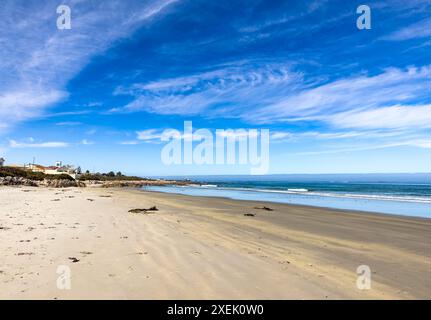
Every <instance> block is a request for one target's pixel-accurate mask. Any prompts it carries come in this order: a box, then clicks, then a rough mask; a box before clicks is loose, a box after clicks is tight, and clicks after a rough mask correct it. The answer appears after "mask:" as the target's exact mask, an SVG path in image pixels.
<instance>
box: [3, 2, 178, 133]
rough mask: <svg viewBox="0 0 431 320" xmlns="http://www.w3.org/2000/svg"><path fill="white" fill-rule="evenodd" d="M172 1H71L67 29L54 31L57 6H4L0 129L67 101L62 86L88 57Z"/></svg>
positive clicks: (25, 4) (5, 4)
mask: <svg viewBox="0 0 431 320" xmlns="http://www.w3.org/2000/svg"><path fill="white" fill-rule="evenodd" d="M174 2H176V0H157V1H153V2H151V3H150V2H148V3H142V2H141V1H127V2H126V1H120V0H113V1H109V2H107V1H99V2H94V1H91V2H86V1H81V0H70V1H67V4H68V5H69V6H70V7H71V9H72V22H73V23H72V29H71V30H57V29H56V28H55V25H56V20H57V17H58V15H57V13H56V8H57V6H58V5H59V3H58V1H54V0H49V1H44V2H43V3H41V2H40V1H26V2H20V1H14V0H5V1H3V2H2V5H1V7H0V30H2V31H1V32H0V47H1V48H2V50H1V51H0V126H4V125H5V124H7V127H10V126H12V125H13V124H14V123H16V122H19V121H23V120H27V119H31V118H34V117H37V116H40V115H41V114H43V112H44V111H45V109H46V108H47V107H48V106H51V105H53V104H55V103H58V102H60V101H62V100H64V99H66V98H67V96H68V93H67V92H66V91H65V85H66V83H67V82H68V81H69V80H70V79H71V78H73V77H74V76H75V75H76V74H77V73H78V72H79V71H81V70H82V68H83V67H84V66H85V65H86V64H87V63H88V62H89V61H90V59H91V58H92V57H93V56H95V55H96V54H99V53H101V52H103V51H105V50H106V49H108V48H109V47H110V46H111V45H113V44H114V43H115V41H117V40H118V39H121V38H122V37H124V36H128V35H130V34H131V33H132V32H133V31H134V30H136V28H137V27H139V26H141V25H142V24H143V23H145V22H147V21H149V20H150V19H151V18H153V17H155V16H156V15H158V14H160V13H161V12H162V10H163V9H164V8H165V7H166V6H168V5H170V4H172V3H174ZM107 17H109V18H107ZM112 26H115V28H114V27H112ZM102 34H103V36H101V35H102Z"/></svg>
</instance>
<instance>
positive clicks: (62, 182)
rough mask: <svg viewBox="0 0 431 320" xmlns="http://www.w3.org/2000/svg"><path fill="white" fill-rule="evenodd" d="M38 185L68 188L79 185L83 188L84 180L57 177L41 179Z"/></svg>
mask: <svg viewBox="0 0 431 320" xmlns="http://www.w3.org/2000/svg"><path fill="white" fill-rule="evenodd" d="M40 186H44V187H50V188H70V187H79V188H84V187H85V186H86V185H85V183H84V182H81V181H76V180H66V179H58V180H47V179H45V180H43V182H41V183H40Z"/></svg>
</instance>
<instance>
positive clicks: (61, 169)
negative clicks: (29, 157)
mask: <svg viewBox="0 0 431 320" xmlns="http://www.w3.org/2000/svg"><path fill="white" fill-rule="evenodd" d="M27 168H29V169H30V170H31V171H33V172H43V173H45V174H53V175H58V174H68V175H69V176H71V177H72V178H74V179H76V177H77V173H78V172H77V171H78V170H77V169H75V167H74V166H71V165H62V163H61V162H60V161H57V162H56V163H55V166H49V167H45V166H41V165H39V164H29V165H28V166H27Z"/></svg>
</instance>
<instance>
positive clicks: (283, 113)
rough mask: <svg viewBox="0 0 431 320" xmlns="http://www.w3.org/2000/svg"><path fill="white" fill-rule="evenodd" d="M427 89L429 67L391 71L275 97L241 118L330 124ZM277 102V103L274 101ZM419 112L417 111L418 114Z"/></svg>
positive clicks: (406, 99)
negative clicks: (350, 113) (334, 119)
mask: <svg viewBox="0 0 431 320" xmlns="http://www.w3.org/2000/svg"><path fill="white" fill-rule="evenodd" d="M429 86H431V67H430V66H426V67H422V68H414V67H412V68H409V69H406V70H401V69H396V68H391V69H387V70H386V71H385V72H383V73H381V74H378V75H374V76H368V75H359V76H355V77H350V78H345V79H341V80H336V81H334V82H330V83H327V84H323V85H320V86H317V87H313V88H309V89H305V90H300V91H299V92H298V91H296V92H295V93H293V94H291V95H288V96H281V97H280V96H276V97H275V99H274V100H275V101H274V102H273V103H272V104H270V105H268V106H262V107H260V108H259V109H258V110H255V111H254V112H253V113H246V114H244V115H242V118H243V119H245V120H248V121H251V122H261V123H265V122H268V123H273V122H283V121H295V120H296V121H303V120H311V121H312V120H316V121H317V120H320V121H328V122H330V121H331V120H332V118H331V116H332V115H334V114H338V113H343V112H347V111H354V110H356V111H358V110H366V109H375V108H379V107H384V106H387V105H394V104H397V103H406V102H414V101H416V100H417V99H419V98H423V97H426V96H427V95H428V91H427V89H426V88H428V87H429ZM277 100H278V101H277ZM418 112H420V111H418Z"/></svg>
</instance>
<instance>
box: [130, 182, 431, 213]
mask: <svg viewBox="0 0 431 320" xmlns="http://www.w3.org/2000/svg"><path fill="white" fill-rule="evenodd" d="M125 189H127V190H130V191H133V190H135V191H142V192H148V193H155V194H172V195H175V196H183V197H192V198H201V199H202V200H203V199H206V200H212V199H214V198H216V199H222V200H229V201H238V202H243V203H244V204H247V203H253V202H255V203H256V204H264V203H270V204H281V205H285V206H289V207H298V208H303V209H313V208H314V209H324V210H331V211H336V212H340V213H355V214H358V213H360V214H364V215H372V216H375V215H385V216H392V217H394V218H407V219H418V220H424V221H431V218H427V217H418V216H409V215H402V214H395V213H385V212H378V211H363V210H354V209H339V208H332V207H321V206H313V205H307V204H296V203H282V202H275V201H265V200H242V199H233V198H229V197H224V196H213V197H212V196H200V195H196V196H195V195H188V194H181V193H173V192H162V191H153V190H143V189H140V188H138V189H136V188H125Z"/></svg>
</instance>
